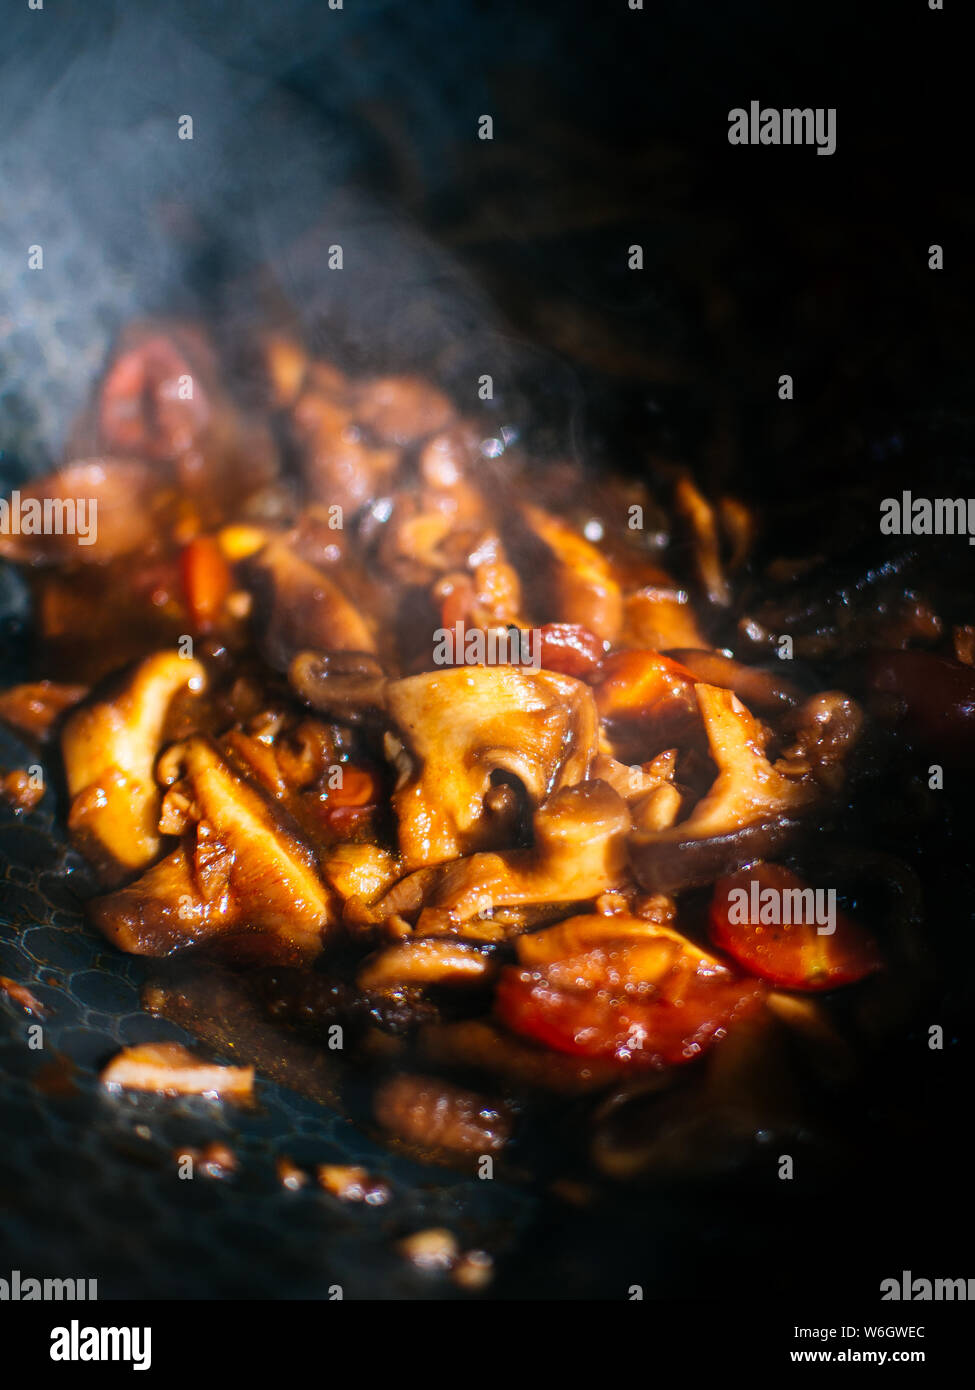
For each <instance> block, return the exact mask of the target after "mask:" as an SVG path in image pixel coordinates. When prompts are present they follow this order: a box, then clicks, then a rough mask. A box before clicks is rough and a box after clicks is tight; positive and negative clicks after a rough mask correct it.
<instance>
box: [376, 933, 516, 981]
mask: <svg viewBox="0 0 975 1390" xmlns="http://www.w3.org/2000/svg"><path fill="white" fill-rule="evenodd" d="M496 970H497V967H496V966H495V964H494V963H493V961H492V960H491V959H490V957H488V956H486V955H485V954H484V953H483V951H479V950H478V949H477V947H476V946H473V945H471V944H470V943H468V942H465V941H456V940H454V939H453V938H451V937H444V936H440V937H430V938H428V937H411V938H410V939H409V940H407V941H403V942H399V943H398V944H396V945H394V946H387V947H385V948H384V949H383V950H382V951H379V952H378V953H377V954H376V955H373V956H370V957H368V959H367V960H366V961H365V962H364V963H363V965H362V968H361V969H360V971H359V973H358V975H357V976H356V983H357V985H358V986H359V988H360V989H361V990H364V991H367V992H375V993H379V992H381V991H383V990H396V989H400V988H402V986H404V985H454V986H457V985H461V986H463V985H468V986H469V985H483V984H485V983H486V982H487V981H488V980H490V979H491V978H492V977H493V975H494V974H495V973H496Z"/></svg>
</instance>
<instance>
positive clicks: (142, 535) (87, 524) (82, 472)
mask: <svg viewBox="0 0 975 1390" xmlns="http://www.w3.org/2000/svg"><path fill="white" fill-rule="evenodd" d="M157 490H158V481H157V479H156V478H155V476H154V475H153V471H152V469H151V468H149V467H148V465H146V464H144V463H136V462H132V461H129V460H125V459H116V458H85V459H79V460H78V461H77V462H75V463H69V464H66V465H65V467H63V468H59V469H58V470H57V471H56V472H54V473H51V474H50V475H49V476H48V477H46V478H43V479H41V481H39V482H37V483H34V484H32V485H31V486H30V487H29V488H23V489H21V491H20V494H19V507H16V508H14V510H13V511H12V513H11V525H10V526H9V527H6V526H5V527H2V528H0V558H2V559H5V560H13V561H15V562H16V563H17V564H21V565H74V564H104V562H105V561H106V560H111V559H113V558H114V557H115V556H118V555H130V554H133V553H135V552H136V551H142V550H145V549H147V548H150V547H151V546H152V545H153V544H154V542H155V540H156V523H155V520H154V515H153V511H154V501H155V498H156V494H157ZM10 500H11V503H13V502H15V501H17V499H16V498H12V499H10ZM79 503H80V504H81V505H80V506H79ZM35 513H36V518H35ZM14 525H16V526H17V527H18V528H19V529H18V531H14V529H13V526H14Z"/></svg>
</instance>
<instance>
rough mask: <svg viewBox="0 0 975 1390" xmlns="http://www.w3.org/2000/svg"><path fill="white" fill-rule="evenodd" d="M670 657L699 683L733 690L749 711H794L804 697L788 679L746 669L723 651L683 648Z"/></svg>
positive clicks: (670, 653) (670, 654) (673, 652)
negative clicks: (791, 709)
mask: <svg viewBox="0 0 975 1390" xmlns="http://www.w3.org/2000/svg"><path fill="white" fill-rule="evenodd" d="M667 655H668V656H669V657H670V659H671V660H672V661H679V662H680V664H681V666H683V667H684V668H685V669H686V670H688V671H690V673H691V675H692V676H694V677H695V679H696V680H699V681H704V682H705V683H706V684H707V685H720V686H721V687H722V688H723V689H725V690H733V691H734V692H735V694H736V695H737V696H738V698H739V700H741V701H742V702H743V703H744V704H746V705H747V706H748V708H749V709H756V710H759V711H760V712H762V713H766V712H767V713H771V714H775V713H776V712H781V711H783V710H787V709H790V708H791V707H792V706H793V705H795V704H796V703H797V702H798V700H799V699H800V698H801V692H800V690H799V688H798V686H796V685H795V684H794V683H793V682H792V681H790V680H788V679H787V678H786V677H785V676H778V675H776V676H773V675H771V674H770V673H769V672H768V671H760V670H757V669H756V668H755V667H754V666H746V665H745V664H744V663H743V662H741V661H735V660H733V658H732V657H730V656H723V655H722V653H721V652H713V651H701V650H699V649H695V648H693V647H679V648H677V649H676V650H674V651H668V653H667Z"/></svg>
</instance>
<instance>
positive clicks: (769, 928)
mask: <svg viewBox="0 0 975 1390" xmlns="http://www.w3.org/2000/svg"><path fill="white" fill-rule="evenodd" d="M753 883H754V884H755V885H756V886H755V887H754V888H753V887H752V884H753ZM766 890H772V893H773V894H774V896H769V895H768V894H766V896H765V898H764V899H763V897H762V895H763V893H766ZM790 890H793V891H799V892H802V891H803V890H806V891H808V890H809V885H808V884H807V883H804V882H803V881H802V879H801V878H798V877H797V876H796V875H795V874H793V873H790V872H789V870H788V869H784V868H783V867H782V866H781V865H780V864H756V865H755V866H754V867H753V868H751V869H740V870H739V872H738V873H736V874H732V875H731V876H730V877H729V878H722V879H719V880H718V882H717V883H716V884H715V888H714V898H713V899H712V902H711V913H710V920H711V940H712V941H713V942H714V944H715V945H716V946H719V947H720V948H721V950H722V951H725V952H727V954H728V955H729V956H731V958H732V960H735V961H737V962H738V964H739V965H741V966H743V967H744V968H745V969H746V970H749V971H751V973H752V974H753V975H758V976H759V977H760V978H761V979H763V980H770V981H771V982H772V983H773V984H776V985H778V986H779V987H780V988H782V989H798V990H823V989H835V988H836V987H837V986H838V985H849V984H853V983H855V982H856V981H857V980H862V979H863V978H864V977H865V976H867V975H872V974H873V973H874V972H875V971H877V970H880V969H882V967H883V960H882V958H881V955H880V951H879V948H878V947H877V944H876V942H875V941H874V939H873V937H872V936H871V935H870V933H869V932H868V931H867V930H866V929H865V928H864V927H862V926H861V925H860V923H859V922H854V921H853V920H852V919H851V918H850V917H847V916H845V914H843V913H842V912H837V913H836V918H835V930H834V931H833V932H832V934H827V933H821V932H819V931H818V930H817V924H816V922H815V920H814V916H815V914H814V913H813V912H811V911H810V910H809V907H810V900H809V899H808V898H807V899H806V901H805V903H804V904H803V905H802V906H801V907H800V900H799V899H797V898H793V899H791V900H788V901H789V903H790V906H789V908H788V909H787V907H786V902H787V900H786V899H785V898H784V897H783V894H785V893H787V892H789V891H790ZM763 904H764V906H763ZM775 904H778V908H776V907H775ZM773 913H774V914H775V915H776V916H777V919H778V920H777V921H770V920H767V921H765V922H763V921H762V920H761V919H762V917H763V915H764V916H766V917H771V916H772V915H773ZM787 915H791V916H792V917H793V918H796V917H801V918H803V919H804V920H801V921H799V922H795V921H794V922H793V923H792V925H787V924H786V923H785V921H784V919H785V917H786V916H787ZM739 918H740V919H741V920H737V919H739Z"/></svg>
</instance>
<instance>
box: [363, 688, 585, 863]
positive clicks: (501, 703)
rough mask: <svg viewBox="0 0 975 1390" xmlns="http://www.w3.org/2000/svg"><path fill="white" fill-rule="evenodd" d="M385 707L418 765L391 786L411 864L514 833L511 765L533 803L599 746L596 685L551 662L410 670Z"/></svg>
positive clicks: (564, 781)
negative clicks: (497, 786)
mask: <svg viewBox="0 0 975 1390" xmlns="http://www.w3.org/2000/svg"><path fill="white" fill-rule="evenodd" d="M386 708H387V711H388V714H389V717H390V719H391V720H392V722H393V724H394V726H395V727H396V729H397V731H398V732H399V734H400V736H401V737H402V739H403V742H404V744H405V746H406V750H407V752H408V753H409V755H410V756H411V757H412V759H413V760H414V764H415V767H414V770H413V771H412V773H410V774H409V775H408V776H407V778H406V780H405V782H404V783H403V785H401V786H400V787H399V788H398V789H397V790H396V792H395V793H394V795H393V807H394V810H395V812H396V816H397V820H398V822H399V841H400V851H401V854H402V859H403V867H404V869H405V870H407V871H409V870H410V869H416V868H419V867H420V866H422V865H430V864H440V863H444V862H445V861H447V860H450V859H456V858H458V857H459V856H460V855H463V854H469V853H471V852H472V851H473V850H477V849H484V848H489V847H491V846H493V845H497V844H500V843H504V841H505V840H510V838H511V834H512V831H513V828H514V827H513V824H512V816H511V800H510V798H507V797H501V798H498V799H497V801H498V803H499V809H498V810H496V811H493V812H492V809H491V807H492V802H493V801H494V800H495V799H494V798H493V797H492V795H491V793H492V785H493V782H495V781H497V775H498V774H508V775H509V776H512V777H515V778H517V779H518V781H519V782H520V783H521V785H522V787H523V788H524V791H525V793H526V795H527V797H528V799H529V801H530V802H531V803H532V805H536V806H537V805H538V804H539V802H540V801H541V800H542V798H543V797H545V796H546V795H548V794H549V793H550V792H552V791H555V790H557V789H558V788H560V787H564V786H567V785H571V784H573V783H575V782H579V781H581V780H582V779H583V778H584V777H585V776H586V775H587V773H588V770H589V766H590V763H591V762H592V759H593V756H594V755H595V751H596V736H597V720H596V709H595V705H594V704H593V699H592V695H591V694H590V692H589V690H588V688H587V687H586V686H585V685H583V684H582V682H580V681H577V680H574V679H572V678H571V677H569V676H559V675H556V674H554V673H553V672H549V671H539V672H531V671H526V670H524V669H521V668H517V667H512V666H494V667H485V666H471V667H457V668H454V669H451V670H443V671H438V672H432V673H430V674H428V675H421V676H410V677H408V678H406V679H405V680H399V681H392V682H390V684H389V685H388V686H387V687H386Z"/></svg>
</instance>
